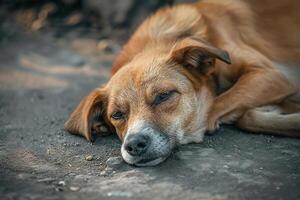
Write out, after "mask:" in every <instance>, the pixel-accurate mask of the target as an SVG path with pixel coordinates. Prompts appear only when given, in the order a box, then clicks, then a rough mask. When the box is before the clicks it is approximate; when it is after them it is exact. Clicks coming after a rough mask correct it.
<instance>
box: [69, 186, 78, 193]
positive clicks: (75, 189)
mask: <svg viewBox="0 0 300 200" xmlns="http://www.w3.org/2000/svg"><path fill="white" fill-rule="evenodd" d="M70 190H71V191H73V192H77V191H79V190H80V187H77V186H71V187H70Z"/></svg>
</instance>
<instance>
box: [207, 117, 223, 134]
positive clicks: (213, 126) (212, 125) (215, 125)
mask: <svg viewBox="0 0 300 200" xmlns="http://www.w3.org/2000/svg"><path fill="white" fill-rule="evenodd" d="M220 124H221V123H220V121H219V120H209V121H208V123H207V128H206V130H207V133H208V134H213V133H214V132H215V131H216V130H218V129H219V128H220Z"/></svg>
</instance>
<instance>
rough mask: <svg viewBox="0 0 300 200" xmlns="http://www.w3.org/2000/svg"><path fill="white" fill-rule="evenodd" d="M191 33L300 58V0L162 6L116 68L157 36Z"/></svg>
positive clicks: (214, 0) (280, 57)
mask: <svg viewBox="0 0 300 200" xmlns="http://www.w3.org/2000/svg"><path fill="white" fill-rule="evenodd" d="M187 36H197V37H199V38H203V39H204V40H209V41H210V42H211V43H213V44H214V45H215V46H218V47H220V48H225V49H226V48H228V45H231V48H235V47H232V45H234V46H238V47H239V48H243V46H245V45H248V46H250V47H253V48H255V49H256V50H259V51H261V53H263V54H264V55H265V56H267V57H269V58H270V59H271V60H273V61H276V62H281V63H293V64H295V63H297V64H298V63H299V64H300V56H299V49H300V40H299V39H298V38H299V37H298V36H300V2H299V1H297V0H290V1H285V0H277V1H272V0H264V1H260V0H246V1H239V0H204V1H200V2H197V3H195V4H183V5H179V6H175V7H171V8H170V7H168V8H164V9H161V10H159V11H158V12H157V13H155V14H154V15H153V16H151V17H149V18H148V19H147V20H145V21H144V23H143V24H141V26H140V27H139V28H138V29H137V31H136V32H135V33H134V34H133V36H132V37H131V39H130V40H129V41H128V43H127V44H126V45H125V46H124V48H123V51H122V53H121V54H120V55H119V56H118V58H117V59H116V61H115V63H114V65H113V68H112V73H113V74H114V73H115V72H116V71H117V70H118V69H119V68H120V67H122V66H123V65H124V64H126V63H127V62H129V61H130V60H131V59H132V58H133V57H134V56H135V55H136V54H138V53H139V52H141V51H142V50H143V49H144V48H145V47H146V46H147V45H149V44H150V43H151V42H153V41H159V40H164V41H166V40H170V41H174V38H178V39H181V38H182V37H187ZM228 36H229V37H228ZM228 43H230V44H228ZM226 45H227V46H226Z"/></svg>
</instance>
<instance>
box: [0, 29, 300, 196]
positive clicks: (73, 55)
mask: <svg viewBox="0 0 300 200" xmlns="http://www.w3.org/2000/svg"><path fill="white" fill-rule="evenodd" d="M1 33H2V36H3V34H4V36H3V37H2V39H1V43H0V45H1V47H0V61H1V62H0V70H1V72H0V125H1V129H0V199H43V200H47V199H74V200H75V199H85V200H88V199H143V200H148V199H149V200H150V199H170V200H183V199H185V200H191V199H195V200H199V199H205V200H206V199H209V200H211V199H228V200H229V199H230V200H232V199H255V200H259V199H263V200H275V199H288V200H293V199H300V141H299V140H297V139H291V138H280V137H273V136H265V135H257V134H256V135H254V134H249V133H244V132H241V131H239V130H237V129H236V128H234V127H230V126H229V127H222V128H221V129H220V130H219V131H218V132H217V133H216V134H215V135H213V136H207V137H206V138H205V141H204V142H203V143H202V144H192V145H186V146H182V147H180V148H178V149H176V151H175V152H174V153H173V154H172V155H171V157H170V158H169V159H168V160H167V161H166V162H164V163H162V164H160V165H159V166H156V167H147V168H136V167H132V166H129V165H127V164H126V163H124V162H123V161H122V160H120V157H119V156H120V150H119V149H120V142H119V140H118V138H117V137H116V136H114V135H112V136H107V137H97V138H96V142H95V143H94V144H90V143H88V142H87V141H85V140H84V139H83V138H81V137H77V136H74V135H70V134H68V133H66V132H64V131H63V123H64V121H65V120H66V118H67V117H68V115H69V113H70V112H71V111H72V109H73V108H74V106H75V105H77V104H78V102H79V101H80V99H81V98H82V97H83V96H84V95H86V94H87V93H88V92H89V91H90V90H91V89H92V88H94V87H96V86H98V85H100V84H102V83H104V82H106V81H107V80H108V76H109V67H110V64H111V61H112V59H113V58H114V55H115V53H116V52H115V51H109V52H104V51H103V50H101V49H99V45H98V47H97V45H96V44H97V42H98V41H95V40H93V39H86V38H80V37H76V38H72V37H62V38H61V39H56V38H55V37H52V36H51V33H41V34H38V33H26V34H25V33H23V32H22V31H20V29H19V28H18V27H14V26H10V31H9V32H7V29H6V30H5V31H1ZM112 46H114V48H113V49H116V51H117V49H119V47H118V45H117V44H114V43H113V44H112ZM111 52H112V53H111ZM86 156H92V160H91V161H87V160H86V159H85V157H86ZM108 159H109V160H108ZM107 160H108V161H107Z"/></svg>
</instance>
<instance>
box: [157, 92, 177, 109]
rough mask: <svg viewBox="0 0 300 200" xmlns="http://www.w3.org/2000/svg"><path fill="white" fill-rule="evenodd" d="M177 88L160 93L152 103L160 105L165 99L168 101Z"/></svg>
mask: <svg viewBox="0 0 300 200" xmlns="http://www.w3.org/2000/svg"><path fill="white" fill-rule="evenodd" d="M175 92H176V90H170V91H167V92H162V93H159V94H158V95H157V96H156V97H155V98H154V101H153V102H152V105H155V106H156V105H159V104H161V103H162V102H164V101H167V100H168V99H169V98H170V97H171V96H172V95H173V94H175Z"/></svg>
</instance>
